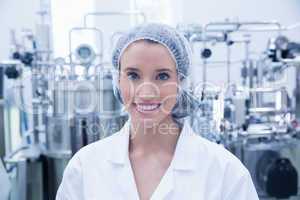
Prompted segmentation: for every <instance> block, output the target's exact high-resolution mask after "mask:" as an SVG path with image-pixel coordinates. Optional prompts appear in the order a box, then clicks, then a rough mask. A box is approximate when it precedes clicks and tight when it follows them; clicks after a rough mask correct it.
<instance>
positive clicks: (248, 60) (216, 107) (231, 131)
mask: <svg viewBox="0 0 300 200" xmlns="http://www.w3.org/2000/svg"><path fill="white" fill-rule="evenodd" d="M295 27H297V25H295V26H294V25H292V26H289V27H284V26H282V25H281V24H280V23H278V22H236V21H235V22H231V21H225V22H212V23H208V24H207V25H205V26H199V25H198V26H197V25H190V26H178V29H179V30H181V31H182V32H183V33H184V35H185V36H186V38H187V39H188V40H189V41H190V43H191V47H192V51H193V53H194V54H196V55H197V56H200V59H201V60H202V65H201V68H202V71H203V77H202V82H201V83H200V84H201V86H199V85H198V86H196V87H195V88H194V89H195V90H196V91H197V90H198V91H197V92H196V94H200V95H196V96H198V99H199V100H200V101H201V105H200V107H199V109H198V110H195V111H194V112H193V115H192V117H191V119H190V121H191V124H192V127H193V129H194V131H195V132H197V133H199V134H201V135H202V136H204V137H206V138H208V139H209V140H212V141H214V142H217V143H220V144H222V145H224V146H225V147H226V148H228V149H229V150H230V151H231V152H232V153H234V154H235V155H236V156H237V157H238V158H240V160H241V161H242V162H243V163H244V165H245V166H246V167H247V168H248V170H249V171H250V173H251V176H252V179H253V181H254V184H255V186H256V189H257V192H258V194H259V196H260V198H262V199H263V198H278V199H282V198H284V199H286V198H290V197H297V198H299V196H298V195H299V180H300V179H299V175H298V174H299V172H300V171H299V170H300V163H299V156H297V155H298V151H299V150H300V148H299V144H300V143H299V142H300V140H299V130H300V127H299V91H300V90H299V55H300V54H299V43H297V42H291V41H289V39H288V38H287V37H286V36H284V35H283V32H285V31H290V30H292V29H294V28H295ZM256 32H265V33H269V32H275V33H277V36H276V37H275V38H274V39H273V38H271V39H269V40H268V43H267V48H266V50H265V49H264V50H263V51H262V52H261V53H260V55H259V56H256V57H254V56H252V55H251V53H250V44H251V42H252V41H251V34H254V33H256ZM239 33H240V34H242V36H241V35H238V34H239ZM196 43H200V44H201V49H200V51H199V50H198V49H196V48H195V46H196V45H195V44H196ZM217 43H223V44H225V48H226V56H225V57H226V59H225V60H224V61H214V60H211V56H212V55H213V54H214V49H213V47H214V45H215V44H217ZM237 43H242V44H243V46H244V55H245V56H244V59H243V60H241V61H239V62H240V63H241V66H242V67H240V70H241V77H242V82H241V84H240V85H237V84H236V83H232V78H231V72H232V67H231V66H232V64H233V63H234V62H235V61H233V60H232V52H231V47H232V46H234V45H235V44H237ZM208 44H212V45H208ZM208 46H209V47H208ZM198 52H200V53H198ZM215 63H218V64H223V65H224V66H225V67H226V71H227V73H226V75H227V80H226V81H227V87H223V88H221V89H219V90H217V91H218V92H216V88H220V87H219V86H217V85H213V84H211V83H209V82H208V80H207V76H208V73H207V68H208V67H209V66H210V65H211V64H215ZM196 67H197V66H196ZM290 67H293V68H295V71H296V76H295V77H294V78H295V80H296V86H295V91H294V97H295V98H291V96H290V95H289V93H288V92H287V88H286V87H285V86H282V85H280V84H278V82H280V81H282V80H283V78H284V77H286V76H285V73H286V69H287V68H290ZM196 85H197V84H196ZM199 88H200V91H199ZM194 89H193V90H194ZM214 90H215V92H213V93H212V91H214ZM293 100H294V101H293ZM220 105H221V106H220ZM220 108H221V109H220ZM213 116H218V117H213ZM203 129H204V130H203Z"/></svg>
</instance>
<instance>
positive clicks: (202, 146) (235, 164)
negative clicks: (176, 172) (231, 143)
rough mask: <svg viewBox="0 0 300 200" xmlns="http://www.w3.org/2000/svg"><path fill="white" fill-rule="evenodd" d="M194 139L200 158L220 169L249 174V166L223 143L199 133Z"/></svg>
mask: <svg viewBox="0 0 300 200" xmlns="http://www.w3.org/2000/svg"><path fill="white" fill-rule="evenodd" d="M194 140H195V141H196V142H197V143H198V150H199V151H200V152H199V158H200V160H203V159H205V160H206V163H207V164H208V165H209V166H213V168H218V169H219V170H220V171H224V172H225V171H227V172H228V171H235V172H236V173H238V172H240V173H241V174H247V173H248V170H247V168H246V167H245V166H244V165H243V164H242V162H241V161H240V160H239V159H238V158H237V157H236V156H235V155H234V154H232V153H231V152H230V151H229V150H227V149H226V148H225V147H224V146H223V145H221V144H217V143H214V142H211V141H209V140H207V139H205V138H203V137H201V136H199V135H196V136H195V138H194Z"/></svg>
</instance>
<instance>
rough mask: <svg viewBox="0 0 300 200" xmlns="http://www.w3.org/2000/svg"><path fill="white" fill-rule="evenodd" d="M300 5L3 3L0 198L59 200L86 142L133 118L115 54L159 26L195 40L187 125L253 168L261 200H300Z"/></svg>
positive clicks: (88, 0) (293, 0) (150, 0)
mask: <svg viewBox="0 0 300 200" xmlns="http://www.w3.org/2000/svg"><path fill="white" fill-rule="evenodd" d="M299 10H300V2H299V1H298V0H287V1H281V0H252V1H241V0H230V1H217V0H210V1H196V0H185V1H183V0H172V1H171V0H123V1H115V0H84V1H83V0H73V1H72V2H71V1H62V0H52V1H50V0H30V1H18V0H0V19H1V22H0V25H1V27H2V28H1V32H0V44H1V46H0V199H1V200H2V199H10V200H41V199H43V200H44V199H51V200H52V199H55V193H56V190H57V188H58V185H59V183H60V181H61V178H62V173H63V170H64V168H65V166H66V164H67V162H68V160H69V159H70V158H71V156H72V155H73V154H74V153H75V152H76V151H77V150H78V149H80V148H81V147H83V146H85V145H87V144H89V143H92V142H94V141H97V140H99V139H102V138H104V137H106V136H109V135H111V134H113V133H115V132H116V131H118V130H119V129H120V128H121V127H122V126H123V124H124V123H125V122H126V120H127V118H128V116H127V113H126V112H125V111H124V109H123V107H122V105H121V104H120V102H118V101H117V99H116V98H115V96H114V94H113V88H112V75H113V71H112V66H111V63H110V56H111V51H112V47H113V45H114V43H115V42H116V41H117V39H118V37H120V36H121V35H122V33H123V32H124V31H126V30H128V29H129V28H130V27H132V26H134V25H137V24H140V23H145V22H162V23H167V24H169V25H171V26H174V27H176V28H177V29H178V30H179V31H181V32H182V33H183V34H184V35H185V36H186V38H187V39H188V40H189V42H190V45H191V48H192V53H193V66H192V73H191V79H190V81H191V83H192V84H191V88H190V90H191V91H192V92H193V94H194V95H195V96H196V97H197V98H199V100H200V101H201V105H200V107H199V108H198V109H197V110H195V111H194V112H193V113H192V115H191V117H189V119H188V120H189V122H190V123H191V125H192V127H193V129H194V131H195V132H196V133H198V134H200V135H202V136H203V137H206V138H208V139H209V140H211V141H214V142H216V143H219V144H220V145H223V146H224V147H225V148H227V149H229V150H230V151H231V152H232V153H234V154H235V155H236V156H237V157H238V158H239V159H240V160H241V161H242V162H243V163H244V165H245V166H246V167H247V168H248V170H249V171H250V173H251V176H252V179H253V181H254V184H255V186H256V189H257V192H258V194H259V196H260V198H261V199H290V200H292V199H300V194H299V180H300V177H299V173H300V121H299V120H300V12H299Z"/></svg>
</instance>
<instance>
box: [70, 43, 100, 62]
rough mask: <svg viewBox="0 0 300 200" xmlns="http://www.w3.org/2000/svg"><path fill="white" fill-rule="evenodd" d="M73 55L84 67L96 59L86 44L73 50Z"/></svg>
mask: <svg viewBox="0 0 300 200" xmlns="http://www.w3.org/2000/svg"><path fill="white" fill-rule="evenodd" d="M75 55H76V58H77V59H78V60H79V61H80V63H81V64H84V65H87V64H91V63H92V62H93V61H94V60H95V58H96V54H95V52H94V50H93V49H92V47H91V46H90V45H87V44H81V45H79V46H78V47H77V49H76V50H75Z"/></svg>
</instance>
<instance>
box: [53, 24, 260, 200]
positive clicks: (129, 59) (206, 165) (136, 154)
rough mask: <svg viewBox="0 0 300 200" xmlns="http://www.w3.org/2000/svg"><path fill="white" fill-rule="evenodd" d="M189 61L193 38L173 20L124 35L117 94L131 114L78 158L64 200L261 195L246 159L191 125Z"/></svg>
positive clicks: (235, 199) (116, 57) (232, 199)
mask: <svg viewBox="0 0 300 200" xmlns="http://www.w3.org/2000/svg"><path fill="white" fill-rule="evenodd" d="M190 64H191V60H190V56H189V46H188V43H187V42H186V40H185V38H184V37H183V36H181V35H180V34H179V33H178V32H177V31H176V30H175V29H174V28H172V27H169V26H167V25H163V24H146V25H142V26H139V27H136V28H134V29H132V30H130V31H129V32H128V33H127V34H125V35H123V36H122V37H121V38H120V39H119V41H118V42H117V44H116V47H115V50H114V53H113V65H114V67H115V68H116V69H117V71H118V73H117V74H118V75H117V76H116V77H115V78H114V84H115V93H116V95H117V96H118V97H119V98H120V101H121V102H122V103H123V104H124V106H125V108H126V110H127V111H128V113H129V116H130V119H129V120H128V122H127V123H126V124H125V126H124V127H123V128H122V129H121V130H120V131H119V132H118V133H116V134H114V135H112V136H110V137H107V138H105V139H103V140H100V141H98V142H96V143H93V144H90V145H88V146H86V147H84V148H82V149H81V150H80V151H79V152H78V153H76V154H75V155H74V157H73V158H72V159H71V161H70V162H69V164H68V166H67V168H66V169H65V172H64V177H63V180H62V183H61V186H60V188H59V190H58V192H57V197H56V199H57V200H64V199H69V200H79V199H80V200H82V199H86V200H92V199H128V200H132V199H152V200H161V199H164V200H166V199H175V200H176V199H178V200H179V199H205V200H258V197H257V194H256V191H255V188H254V186H253V183H252V180H251V177H250V175H249V172H248V171H247V169H246V168H245V167H244V166H243V165H242V164H241V162H240V161H239V160H238V159H237V158H236V157H234V156H233V155H232V154H231V153H229V152H228V151H227V150H225V149H224V148H223V147H221V146H219V145H217V144H214V143H211V142H209V141H207V140H206V139H204V138H202V137H200V136H199V135H197V134H195V133H194V132H193V130H192V129H191V127H190V126H189V124H188V123H187V122H185V120H184V119H185V117H186V116H188V114H189V112H190V111H191V110H190V109H193V108H194V107H195V106H197V102H196V100H194V99H193V98H192V96H191V95H190V94H189V93H188V92H187V91H185V89H184V87H182V86H183V84H184V82H185V81H186V79H187V76H188V70H189V67H190Z"/></svg>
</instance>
